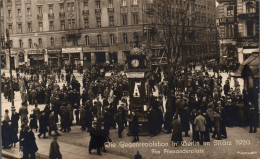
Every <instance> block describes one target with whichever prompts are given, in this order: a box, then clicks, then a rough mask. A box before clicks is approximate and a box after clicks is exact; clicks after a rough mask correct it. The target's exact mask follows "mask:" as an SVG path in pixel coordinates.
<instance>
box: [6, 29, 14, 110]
mask: <svg viewBox="0 0 260 159" xmlns="http://www.w3.org/2000/svg"><path fill="white" fill-rule="evenodd" d="M6 39H7V41H6V47H7V48H8V51H9V63H10V68H9V71H10V87H11V101H12V107H11V109H12V110H13V109H14V108H15V107H14V88H13V75H12V67H11V47H12V44H13V41H12V40H10V36H9V30H8V29H6Z"/></svg>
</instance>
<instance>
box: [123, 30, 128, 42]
mask: <svg viewBox="0 0 260 159" xmlns="http://www.w3.org/2000/svg"><path fill="white" fill-rule="evenodd" d="M123 42H124V44H128V39H127V34H126V33H124V34H123Z"/></svg>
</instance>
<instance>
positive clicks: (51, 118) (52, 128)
mask: <svg viewBox="0 0 260 159" xmlns="http://www.w3.org/2000/svg"><path fill="white" fill-rule="evenodd" d="M49 122H50V127H49V136H50V135H51V132H52V131H54V132H55V133H56V135H57V136H59V135H60V134H59V133H58V131H57V130H58V128H57V124H56V120H55V115H54V112H51V114H50V116H49Z"/></svg>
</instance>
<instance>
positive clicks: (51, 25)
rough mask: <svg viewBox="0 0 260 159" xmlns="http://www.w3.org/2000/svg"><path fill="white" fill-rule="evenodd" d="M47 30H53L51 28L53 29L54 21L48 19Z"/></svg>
mask: <svg viewBox="0 0 260 159" xmlns="http://www.w3.org/2000/svg"><path fill="white" fill-rule="evenodd" d="M49 30H50V31H53V30H54V22H53V21H50V22H49Z"/></svg>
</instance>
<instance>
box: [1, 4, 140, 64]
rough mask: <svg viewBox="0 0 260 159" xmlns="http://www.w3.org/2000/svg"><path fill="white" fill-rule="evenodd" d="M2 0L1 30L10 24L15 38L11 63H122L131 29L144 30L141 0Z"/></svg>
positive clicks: (11, 35) (130, 37)
mask: <svg viewBox="0 0 260 159" xmlns="http://www.w3.org/2000/svg"><path fill="white" fill-rule="evenodd" d="M2 2H3V5H2V8H1V11H3V14H2V15H1V19H4V23H3V30H5V29H9V32H10V38H11V40H12V41H13V47H12V49H11V52H12V58H13V60H12V61H11V62H12V64H11V65H15V67H17V66H18V65H19V64H27V65H34V64H38V63H43V62H45V63H49V64H51V63H58V64H60V65H64V64H66V63H68V62H70V63H72V64H81V65H83V64H87V63H90V64H95V63H105V62H106V63H108V62H115V63H117V62H118V63H124V60H125V55H126V54H127V53H128V52H129V51H130V49H131V47H132V43H133V40H134V39H133V38H134V34H140V35H141V34H142V31H143V29H142V18H143V17H142V15H143V12H142V2H143V0H131V1H129V0H58V1H57V0H4V1H2ZM2 33H3V32H2ZM22 56H23V58H22ZM6 61H7V66H8V67H9V66H10V64H8V63H9V60H8V59H6Z"/></svg>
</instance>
